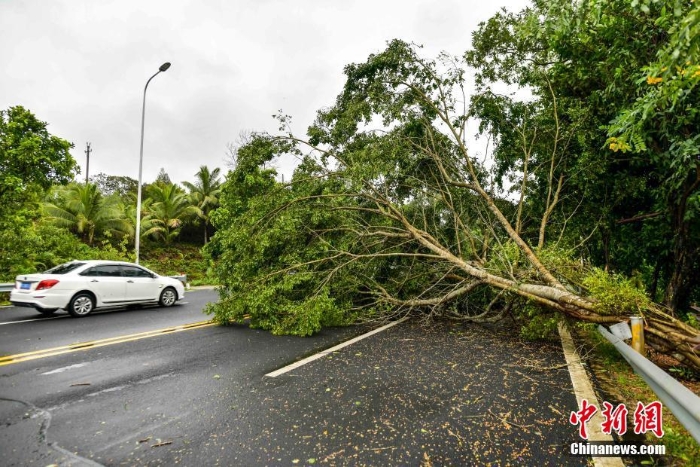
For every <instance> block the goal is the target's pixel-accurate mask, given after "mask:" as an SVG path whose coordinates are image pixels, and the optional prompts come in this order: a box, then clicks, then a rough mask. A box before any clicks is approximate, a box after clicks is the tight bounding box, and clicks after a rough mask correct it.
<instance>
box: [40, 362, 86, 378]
mask: <svg viewBox="0 0 700 467" xmlns="http://www.w3.org/2000/svg"><path fill="white" fill-rule="evenodd" d="M87 365H89V363H87V362H86V363H76V364H75V365H68V366H64V367H63V368H56V369H55V370H51V371H47V372H46V373H42V375H53V374H56V373H63V372H64V371H68V370H73V369H75V368H81V367H84V366H87Z"/></svg>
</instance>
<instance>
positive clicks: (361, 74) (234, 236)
mask: <svg viewBox="0 0 700 467" xmlns="http://www.w3.org/2000/svg"><path fill="white" fill-rule="evenodd" d="M443 58H444V60H441V61H438V62H433V61H427V60H424V59H422V58H420V57H419V56H418V54H417V52H416V49H415V48H414V47H413V46H410V45H408V44H406V43H403V42H401V41H393V42H392V43H391V44H390V45H389V46H388V48H387V50H386V51H384V52H382V53H380V54H377V55H373V56H370V58H369V59H368V60H367V62H365V63H362V64H356V65H350V66H348V67H347V68H346V70H345V71H346V74H347V77H348V78H347V82H346V84H345V88H344V90H343V92H342V93H341V94H340V95H339V96H338V98H337V101H336V103H335V105H334V106H333V107H331V108H329V109H325V110H323V111H320V112H319V114H318V117H317V120H316V122H315V124H314V125H313V126H312V127H311V128H309V131H308V138H299V137H297V136H296V135H294V134H292V133H291V132H286V133H285V134H282V135H277V136H271V135H262V134H258V135H254V136H253V137H252V139H251V140H250V141H249V142H248V143H247V144H246V145H244V146H243V147H242V148H240V149H239V150H238V152H237V160H236V165H235V169H234V170H233V171H232V172H231V173H230V174H229V176H228V180H227V182H226V184H225V185H224V187H223V193H222V197H221V206H222V207H221V208H220V209H219V210H217V211H216V212H215V213H214V214H213V216H212V218H213V223H214V225H215V226H216V227H217V229H218V232H217V234H216V236H215V237H214V238H213V240H212V242H211V244H210V245H209V246H208V251H209V253H210V254H211V255H212V257H214V258H215V259H216V260H217V266H216V268H217V274H218V276H219V279H220V280H221V281H222V284H223V287H222V289H221V296H222V297H221V298H222V299H221V301H220V302H219V303H218V304H216V305H213V306H212V307H211V308H210V312H213V313H215V315H216V318H217V319H218V320H219V321H221V322H228V321H230V320H241V319H242V317H243V315H244V314H249V315H250V316H251V323H252V325H254V326H258V327H263V328H266V329H271V330H273V331H274V332H278V333H293V334H301V335H306V334H310V333H312V332H315V331H317V330H318V329H320V327H321V326H323V325H330V324H336V323H338V322H342V321H343V320H347V319H348V318H349V317H350V318H353V319H354V318H357V317H361V318H368V317H369V318H376V317H378V316H380V317H386V316H391V315H395V314H397V313H406V312H409V311H413V310H418V311H420V312H422V313H431V314H441V315H444V316H451V317H455V318H459V319H466V320H472V321H489V320H494V319H499V318H501V317H503V316H505V315H507V314H508V313H510V312H511V311H512V310H513V308H514V307H517V306H528V307H535V308H539V309H543V310H549V311H554V312H556V313H559V314H561V315H566V316H569V317H571V318H574V319H577V320H582V321H586V322H592V323H616V322H620V321H623V320H625V319H626V318H627V317H628V316H629V315H630V314H639V315H642V316H643V317H644V318H645V325H646V329H647V333H648V336H649V338H648V342H649V344H650V345H652V346H653V347H654V348H656V349H658V350H659V351H661V352H664V353H668V354H671V355H674V356H676V358H678V359H679V360H681V361H682V362H684V363H685V364H687V365H689V366H691V367H694V368H697V369H700V355H698V352H697V348H696V346H697V344H700V331H699V330H698V329H695V328H693V327H692V326H691V325H689V324H687V323H685V322H683V321H682V320H680V319H678V318H676V317H674V316H673V315H671V314H669V313H668V312H667V310H666V309H664V307H662V306H660V305H657V304H655V303H653V302H652V301H651V300H650V299H648V298H647V297H646V295H645V294H644V292H643V291H640V290H638V289H636V288H635V287H634V286H633V285H632V284H631V282H630V281H629V280H628V279H626V278H623V277H619V276H615V275H610V274H608V273H605V272H601V271H600V270H597V269H596V268H594V267H593V266H592V265H591V264H590V262H589V260H588V259H587V258H585V256H584V255H582V253H581V252H582V251H585V245H586V241H587V240H588V239H589V238H590V236H589V237H588V238H581V237H580V235H579V236H576V235H574V236H571V235H567V233H566V229H567V224H568V223H569V222H574V220H575V219H577V217H576V215H577V212H576V206H577V205H576V203H574V204H573V206H574V208H573V209H572V210H571V211H570V212H566V211H565V210H564V209H563V205H564V203H562V202H561V200H562V199H563V198H564V197H567V196H568V197H569V198H572V197H575V196H577V194H576V193H567V192H566V183H565V180H566V173H565V171H563V172H562V171H561V170H559V172H558V171H557V170H558V169H560V168H561V166H562V164H563V160H564V157H565V154H564V153H565V152H566V150H567V148H566V145H565V144H564V142H565V141H566V137H567V136H566V135H565V134H564V132H563V131H562V130H561V129H559V128H557V124H556V122H555V124H554V125H550V127H549V128H550V133H551V134H552V135H553V139H551V140H550V142H551V144H550V145H549V147H548V149H547V150H546V151H543V150H542V148H536V149H537V157H534V156H535V154H534V153H533V154H528V145H527V144H524V145H523V147H522V148H523V149H524V150H523V159H522V160H523V161H524V160H527V159H528V157H529V156H530V155H531V156H532V158H531V159H530V160H533V161H534V160H537V161H538V163H537V165H536V167H534V168H533V167H530V168H524V169H523V171H522V172H521V173H523V174H524V175H523V176H522V179H521V180H520V183H516V184H514V185H515V186H516V187H519V189H520V193H519V194H518V196H516V197H515V198H513V196H512V195H511V196H506V193H504V191H503V190H501V189H499V187H498V184H497V183H495V182H494V180H495V178H496V177H495V176H494V171H495V168H494V167H495V166H494V164H493V162H489V161H488V160H487V159H486V158H483V160H479V158H477V157H475V155H474V154H472V153H470V151H469V149H468V146H467V143H466V141H467V136H468V135H467V122H468V116H469V109H468V107H467V104H466V93H465V89H464V68H463V67H462V66H461V64H458V63H455V62H453V61H451V59H448V58H446V57H443ZM554 112H555V113H554V114H553V119H554V120H556V110H555V111H554ZM279 119H280V122H281V128H282V129H285V128H287V129H288V128H289V124H290V121H289V118H288V117H286V116H280V117H279ZM552 129H553V130H552ZM524 141H525V142H526V143H527V139H524ZM282 155H294V156H297V157H299V158H300V159H301V160H302V162H301V164H300V165H299V167H298V168H297V169H296V171H295V174H294V177H293V179H292V180H291V181H290V182H289V183H287V184H281V183H277V182H276V181H275V180H274V171H273V170H270V169H265V166H266V164H267V163H269V162H270V161H271V160H273V159H274V158H275V157H278V156H282ZM482 157H483V156H482ZM545 162H546V163H545ZM525 165H527V164H525ZM520 167H521V168H522V167H523V166H522V165H521V166H520ZM528 170H531V171H532V172H534V171H536V170H537V171H539V173H543V174H544V176H538V177H535V176H533V175H530V174H528ZM541 180H545V181H546V183H547V186H546V187H544V189H545V192H546V193H548V195H547V196H546V198H545V199H544V200H542V199H535V195H536V194H537V193H538V192H540V191H541V190H542V189H543V187H541V186H538V187H537V190H534V189H533V188H532V187H531V186H530V184H535V183H538V182H539V181H541ZM533 202H537V203H539V205H540V206H542V207H543V209H540V211H539V212H540V217H539V218H534V217H533V216H532V212H535V211H536V210H533V209H531V206H530V207H528V203H533ZM571 205H572V204H571V203H569V204H567V205H566V206H571ZM555 220H556V222H554V221H555ZM578 222H581V221H580V219H578ZM555 227H556V229H557V231H556V232H550V230H552V229H554V228H555ZM583 230H585V229H582V228H581V227H580V226H579V230H578V232H580V231H583ZM588 230H589V231H590V232H594V231H595V230H596V224H595V222H592V223H591V225H590V226H588ZM548 232H550V233H548ZM548 237H552V238H554V239H556V240H554V241H551V242H547V240H546V238H548ZM533 245H534V246H533Z"/></svg>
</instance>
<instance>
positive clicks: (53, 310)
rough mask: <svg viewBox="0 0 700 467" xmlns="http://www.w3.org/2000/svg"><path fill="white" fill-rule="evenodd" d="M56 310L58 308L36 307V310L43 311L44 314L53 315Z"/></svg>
mask: <svg viewBox="0 0 700 467" xmlns="http://www.w3.org/2000/svg"><path fill="white" fill-rule="evenodd" d="M56 310H58V308H39V307H37V308H36V311H38V312H39V313H41V314H42V315H44V316H51V315H53V314H54V313H56Z"/></svg>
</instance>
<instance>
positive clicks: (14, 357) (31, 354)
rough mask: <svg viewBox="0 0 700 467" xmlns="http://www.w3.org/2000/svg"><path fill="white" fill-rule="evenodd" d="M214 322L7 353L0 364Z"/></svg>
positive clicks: (199, 326) (188, 328) (207, 325)
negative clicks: (12, 353) (13, 353)
mask: <svg viewBox="0 0 700 467" xmlns="http://www.w3.org/2000/svg"><path fill="white" fill-rule="evenodd" d="M215 324H216V323H214V322H212V321H199V322H197V323H190V324H183V325H180V326H174V327H171V328H165V329H158V330H155V331H146V332H139V333H137V334H128V335H125V336H117V337H108V338H106V339H99V340H95V341H88V342H80V343H77V344H70V345H64V346H61V347H53V348H51V349H43V350H35V351H33V352H25V353H19V354H16V355H8V356H6V357H0V366H5V365H12V364H13V363H20V362H26V361H28V360H36V359H38V358H45V357H52V356H54V355H61V354H64V353H70V352H78V351H81V350H89V349H94V348H97V347H104V346H107V345H112V344H121V343H124V342H131V341H136V340H140V339H147V338H149V337H156V336H161V335H163V334H169V333H173V332H181V331H188V330H190V329H198V328H204V327H209V326H214V325H215Z"/></svg>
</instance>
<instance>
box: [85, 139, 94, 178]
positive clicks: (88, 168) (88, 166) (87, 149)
mask: <svg viewBox="0 0 700 467" xmlns="http://www.w3.org/2000/svg"><path fill="white" fill-rule="evenodd" d="M90 151H92V148H91V147H90V142H88V143H87V148H85V154H87V163H86V164H85V184H86V185H87V184H88V177H89V176H90Z"/></svg>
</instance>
